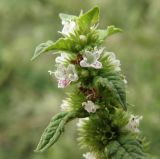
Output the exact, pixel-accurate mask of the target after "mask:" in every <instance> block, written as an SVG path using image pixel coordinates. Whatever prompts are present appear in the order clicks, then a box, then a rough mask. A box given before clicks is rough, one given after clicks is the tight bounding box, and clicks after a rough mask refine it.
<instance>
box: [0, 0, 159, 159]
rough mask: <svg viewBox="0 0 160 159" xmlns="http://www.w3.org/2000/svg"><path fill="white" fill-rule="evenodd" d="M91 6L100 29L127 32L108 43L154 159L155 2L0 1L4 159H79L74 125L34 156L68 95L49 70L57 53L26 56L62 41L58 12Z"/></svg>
mask: <svg viewBox="0 0 160 159" xmlns="http://www.w3.org/2000/svg"><path fill="white" fill-rule="evenodd" d="M94 5H98V6H99V7H100V9H101V21H100V27H106V26H107V25H110V24H114V25H116V26H117V27H120V28H122V29H123V30H124V32H123V33H122V34H118V35H115V36H113V37H111V38H109V39H108V40H107V41H106V49H107V50H109V51H114V52H116V53H117V56H118V58H119V59H120V60H121V63H122V68H123V70H124V73H125V74H126V76H127V79H128V88H127V91H128V94H127V97H128V102H129V103H131V104H134V105H135V106H131V107H130V108H129V109H130V110H131V111H132V112H134V113H136V114H142V115H143V116H144V120H143V121H142V123H141V129H142V130H143V133H144V135H145V136H146V137H147V138H148V139H149V140H150V141H151V144H150V149H149V152H150V153H152V156H153V158H154V159H158V158H159V156H160V151H159V148H160V115H159V114H160V89H159V88H160V72H159V71H160V62H159V60H160V54H159V50H160V38H159V30H160V20H159V15H160V1H159V0H152V1H151V0H138V1H135V0H123V1H121V0H68V1H66V0H12V1H11V0H0V158H1V159H10V158H12V159H51V158H54V159H66V158H70V159H74V158H76V159H80V158H82V156H81V153H82V152H81V150H79V148H77V142H76V126H75V124H74V122H73V123H72V124H70V125H68V127H69V128H68V129H67V131H66V133H65V134H64V135H63V136H62V137H61V139H60V142H58V143H57V144H56V145H55V146H54V147H53V148H51V149H50V150H49V151H47V152H46V153H43V154H37V153H34V152H33V150H34V148H35V147H36V144H37V143H38V140H39V138H40V135H41V133H42V131H43V129H44V128H45V126H46V125H47V124H48V122H49V120H50V118H51V117H52V115H53V114H55V113H56V112H58V111H59V109H60V108H59V105H60V103H61V100H62V99H63V97H64V94H65V92H64V90H59V89H57V83H56V81H55V80H53V79H52V78H51V77H50V76H49V75H48V72H47V71H48V70H49V69H52V68H53V63H54V56H52V55H47V56H42V57H41V58H39V59H38V60H37V61H34V62H31V61H30V58H31V56H32V54H33V52H34V49H35V46H36V45H37V44H39V43H41V42H45V41H47V40H48V39H51V40H55V39H57V37H59V34H58V33H57V30H61V24H60V23H61V22H60V19H59V18H58V14H59V13H60V12H64V13H70V14H76V15H78V14H79V11H80V10H81V9H83V10H84V11H86V10H88V9H90V8H91V7H93V6H94ZM65 91H66V90H65Z"/></svg>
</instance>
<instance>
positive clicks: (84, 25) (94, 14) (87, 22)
mask: <svg viewBox="0 0 160 159" xmlns="http://www.w3.org/2000/svg"><path fill="white" fill-rule="evenodd" d="M98 21H99V8H98V7H95V8H92V9H91V10H89V11H88V12H87V13H85V14H83V15H81V16H80V17H79V19H78V20H77V23H78V26H79V28H80V30H82V31H87V30H88V29H89V28H90V27H91V26H93V25H95V24H96V23H97V22H98Z"/></svg>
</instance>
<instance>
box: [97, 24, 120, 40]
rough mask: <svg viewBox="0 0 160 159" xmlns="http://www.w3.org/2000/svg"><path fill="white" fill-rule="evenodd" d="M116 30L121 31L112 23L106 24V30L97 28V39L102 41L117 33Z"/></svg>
mask: <svg viewBox="0 0 160 159" xmlns="http://www.w3.org/2000/svg"><path fill="white" fill-rule="evenodd" d="M118 32H122V30H121V29H120V28H116V27H115V26H114V25H111V26H108V27H107V29H106V30H101V29H99V30H97V31H96V33H97V35H98V39H99V41H102V42H103V41H104V40H105V39H106V38H107V37H109V36H111V35H113V34H115V33H118Z"/></svg>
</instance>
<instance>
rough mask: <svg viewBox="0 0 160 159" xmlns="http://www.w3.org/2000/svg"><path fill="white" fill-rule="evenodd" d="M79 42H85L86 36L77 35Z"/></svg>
mask: <svg viewBox="0 0 160 159" xmlns="http://www.w3.org/2000/svg"><path fill="white" fill-rule="evenodd" d="M79 38H80V41H81V43H83V44H84V43H86V42H87V37H86V36H85V35H80V36H79Z"/></svg>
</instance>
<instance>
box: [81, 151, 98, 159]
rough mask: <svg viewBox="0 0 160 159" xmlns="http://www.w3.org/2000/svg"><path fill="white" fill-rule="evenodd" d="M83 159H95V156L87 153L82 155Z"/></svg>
mask: <svg viewBox="0 0 160 159" xmlns="http://www.w3.org/2000/svg"><path fill="white" fill-rule="evenodd" d="M83 157H84V158H85V159H96V156H95V155H94V154H93V153H91V152H87V153H86V154H83Z"/></svg>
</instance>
